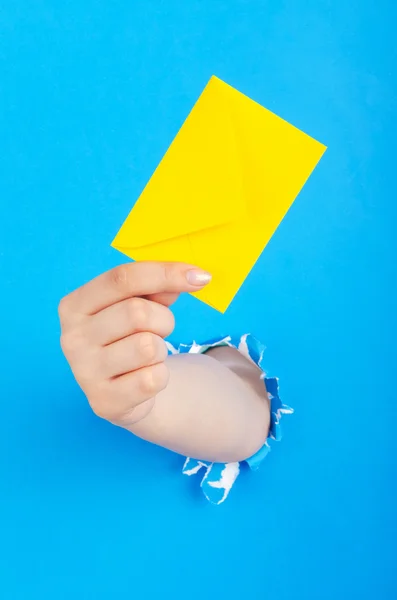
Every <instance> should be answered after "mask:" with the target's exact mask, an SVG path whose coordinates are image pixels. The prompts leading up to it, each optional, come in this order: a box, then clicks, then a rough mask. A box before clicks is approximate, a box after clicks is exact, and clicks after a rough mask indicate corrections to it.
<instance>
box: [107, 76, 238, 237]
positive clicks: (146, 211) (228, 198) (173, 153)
mask: <svg viewBox="0 0 397 600" xmlns="http://www.w3.org/2000/svg"><path fill="white" fill-rule="evenodd" d="M219 84H220V82H219V80H217V79H216V78H212V79H211V80H210V82H209V83H208V85H207V87H206V88H205V90H204V91H203V93H202V95H201V96H200V98H199V100H198V101H197V103H196V104H195V106H194V107H193V109H192V111H191V113H190V114H189V116H188V118H187V119H186V121H185V123H184V125H183V126H182V128H181V129H180V131H179V133H178V134H177V136H176V137H175V139H174V141H173V142H172V144H171V146H170V147H169V149H168V151H167V152H166V154H165V155H164V157H163V159H162V160H161V162H160V164H159V166H158V167H157V169H156V171H155V172H154V174H153V176H152V177H151V179H150V180H149V182H148V184H147V186H146V187H145V189H144V190H143V192H142V194H141V196H140V197H139V199H138V201H137V202H136V204H135V206H134V207H133V209H132V211H131V212H130V214H129V216H128V217H127V219H126V221H125V222H124V224H123V226H122V228H121V229H120V231H119V233H118V234H117V236H116V238H115V240H114V241H113V246H117V247H120V246H124V247H125V246H128V247H130V248H134V247H135V248H137V247H140V246H147V245H151V244H155V243H158V242H161V241H165V240H168V239H171V238H175V237H179V236H183V235H186V234H189V233H194V232H197V231H200V230H203V229H207V228H212V227H216V226H219V225H223V224H226V223H229V222H231V221H234V220H236V219H237V218H238V216H239V215H240V214H242V213H244V211H245V206H244V203H243V195H242V194H241V193H239V190H241V187H242V175H241V164H240V159H239V153H238V152H237V148H236V139H235V134H234V127H233V123H232V119H231V112H230V110H229V109H228V102H227V96H225V89H224V88H223V87H222V86H221V85H219Z"/></svg>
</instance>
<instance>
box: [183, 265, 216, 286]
mask: <svg viewBox="0 0 397 600" xmlns="http://www.w3.org/2000/svg"><path fill="white" fill-rule="evenodd" d="M186 279H187V280H188V282H189V283H190V285H195V286H197V287H204V286H205V285H207V283H209V282H210V281H211V279H212V275H211V274H210V273H207V271H202V270H201V269H192V270H191V271H188V272H187V273H186Z"/></svg>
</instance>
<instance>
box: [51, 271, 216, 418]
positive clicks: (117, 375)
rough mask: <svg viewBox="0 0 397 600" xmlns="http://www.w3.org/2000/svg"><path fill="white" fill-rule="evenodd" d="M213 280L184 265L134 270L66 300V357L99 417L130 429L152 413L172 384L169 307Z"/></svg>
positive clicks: (108, 276)
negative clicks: (168, 361) (167, 340)
mask: <svg viewBox="0 0 397 600" xmlns="http://www.w3.org/2000/svg"><path fill="white" fill-rule="evenodd" d="M210 279H211V277H210V275H209V274H208V273H206V272H205V271H201V270H199V269H197V268H195V267H192V266H189V265H185V264H181V263H155V262H142V263H130V264H127V265H122V266H119V267H116V268H115V269H113V270H111V271H108V272H107V273H104V274H103V275H100V276H99V277H97V278H95V279H93V280H92V281H90V282H89V283H87V284H86V285H84V286H83V287H81V288H79V289H77V290H76V291H74V292H72V293H71V294H69V295H68V296H66V297H65V298H63V299H62V300H61V302H60V305H59V316H60V320H61V327H62V335H61V346H62V350H63V352H64V354H65V356H66V358H67V360H68V362H69V364H70V367H71V369H72V371H73V373H74V375H75V377H76V380H77V382H78V383H79V385H80V386H81V388H82V390H83V391H84V392H85V394H86V396H87V398H88V401H89V403H90V405H91V407H92V409H93V411H94V412H95V413H96V414H97V415H98V416H100V417H102V418H104V419H107V420H109V421H112V422H114V423H118V424H125V423H127V422H128V424H131V423H134V422H137V421H138V420H140V419H142V418H144V417H145V416H146V415H147V414H148V413H149V412H150V410H151V409H152V407H153V405H154V401H155V396H156V394H158V393H159V392H160V391H161V390H163V389H164V388H165V387H166V386H167V383H168V376H169V375H168V369H167V366H166V365H165V362H164V361H165V359H166V357H167V348H166V344H165V342H164V339H163V338H165V337H166V336H168V335H170V333H171V332H172V331H173V329H174V317H173V314H172V312H171V311H170V309H169V308H168V305H169V304H171V303H172V302H173V301H174V300H175V299H176V298H177V296H178V295H179V293H180V292H192V291H197V290H199V289H201V288H202V287H204V286H205V285H206V284H207V283H208V282H209V281H210Z"/></svg>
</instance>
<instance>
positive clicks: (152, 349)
mask: <svg viewBox="0 0 397 600" xmlns="http://www.w3.org/2000/svg"><path fill="white" fill-rule="evenodd" d="M139 355H140V358H141V359H142V361H143V363H144V364H150V363H152V362H153V361H154V360H155V359H156V358H157V356H158V340H157V336H155V335H154V334H153V333H143V334H141V335H140V336H139Z"/></svg>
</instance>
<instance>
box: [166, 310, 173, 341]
mask: <svg viewBox="0 0 397 600" xmlns="http://www.w3.org/2000/svg"><path fill="white" fill-rule="evenodd" d="M165 310H166V313H165V315H164V330H165V333H164V336H165V337H166V336H168V335H171V333H172V332H173V331H174V329H175V317H174V313H173V312H172V311H171V310H170V309H169V308H166V309H165Z"/></svg>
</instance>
